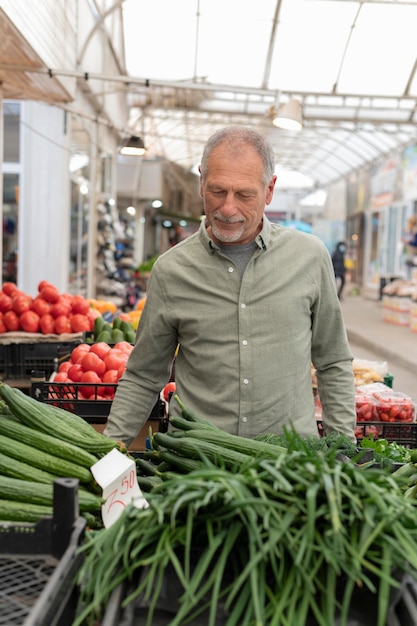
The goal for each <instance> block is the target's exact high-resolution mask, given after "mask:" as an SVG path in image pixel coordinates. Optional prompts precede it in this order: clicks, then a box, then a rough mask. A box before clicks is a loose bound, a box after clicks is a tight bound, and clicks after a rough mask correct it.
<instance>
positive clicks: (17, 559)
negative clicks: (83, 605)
mask: <svg viewBox="0 0 417 626" xmlns="http://www.w3.org/2000/svg"><path fill="white" fill-rule="evenodd" d="M77 494H78V480H76V479H72V478H62V479H57V480H55V481H54V507H53V516H51V517H46V518H43V519H42V520H40V521H39V522H38V523H36V524H29V523H28V524H25V523H22V524H15V523H12V522H3V523H1V524H0V556H1V558H0V624H1V625H4V626H6V625H7V626H13V625H15V624H16V625H17V624H25V625H29V624H30V625H31V626H71V624H72V623H73V622H74V618H75V616H76V610H77V604H78V596H79V593H78V588H77V587H76V585H75V582H74V581H75V575H76V573H77V571H78V570H79V568H80V566H81V564H82V558H83V557H82V555H81V553H80V552H79V547H80V545H81V543H82V540H83V538H84V531H85V526H86V522H85V519H84V518H83V517H80V516H79V513H78V495H77Z"/></svg>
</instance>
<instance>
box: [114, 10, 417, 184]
mask: <svg viewBox="0 0 417 626" xmlns="http://www.w3.org/2000/svg"><path fill="white" fill-rule="evenodd" d="M122 7H123V19H124V28H125V50H126V68H127V73H128V75H129V76H130V77H131V78H132V82H131V83H129V84H128V85H127V94H128V103H129V108H130V117H129V120H127V122H126V125H127V128H128V129H129V130H130V131H132V132H135V133H136V134H141V135H144V140H145V143H146V145H147V148H148V152H147V154H148V156H149V157H150V158H153V157H163V158H166V159H168V160H172V161H175V162H176V163H178V164H179V165H181V166H182V167H184V168H186V169H191V168H193V167H195V166H196V164H197V163H198V162H199V159H200V156H201V152H202V149H203V146H204V143H205V141H206V140H207V138H208V137H209V135H210V134H211V133H212V132H214V130H216V129H217V128H219V127H221V126H225V125H228V124H244V125H250V126H254V127H256V128H258V129H259V130H261V132H263V133H265V134H266V135H267V136H268V137H269V138H270V140H271V142H272V143H273V145H274V148H275V151H276V157H277V165H278V166H279V167H281V168H284V169H285V171H289V172H295V173H297V172H298V173H299V174H302V175H303V176H305V177H308V178H309V179H311V180H312V181H313V184H314V185H315V186H326V185H329V184H331V183H332V182H334V181H336V180H338V179H339V178H341V177H342V176H345V175H346V174H347V173H349V172H350V171H352V170H355V169H358V168H360V167H361V166H363V165H366V164H369V163H372V162H374V161H375V160H376V159H377V158H380V157H383V156H387V155H388V154H389V153H390V151H391V150H395V149H400V148H402V147H405V146H407V145H411V144H413V143H417V106H416V98H417V76H416V67H417V62H416V60H417V38H416V37H415V33H414V30H415V25H416V24H417V0H404V1H401V0H384V1H382V2H378V1H377V0H355V1H354V0H352V1H349V0H346V1H344V0H262V1H261V2H242V1H241V0H227V1H226V2H225V1H224V0H186V1H185V0H152V2H141V1H139V0H125V1H124V2H123V5H122ZM293 97H294V98H296V99H298V100H299V102H300V103H301V106H302V111H303V120H304V125H303V129H302V130H301V131H300V132H299V133H294V132H290V131H280V130H279V129H277V128H275V127H274V126H273V125H272V117H273V114H274V113H275V112H276V110H277V109H278V107H279V106H280V105H281V104H283V103H285V102H288V101H289V99H290V98H293ZM303 180H304V179H303Z"/></svg>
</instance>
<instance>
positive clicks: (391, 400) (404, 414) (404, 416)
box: [375, 392, 415, 422]
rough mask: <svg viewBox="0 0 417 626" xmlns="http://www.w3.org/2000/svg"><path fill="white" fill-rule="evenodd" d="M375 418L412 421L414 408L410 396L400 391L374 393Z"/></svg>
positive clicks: (388, 420) (390, 420) (384, 420)
mask: <svg viewBox="0 0 417 626" xmlns="http://www.w3.org/2000/svg"><path fill="white" fill-rule="evenodd" d="M375 398H376V404H375V411H376V419H377V420H378V421H381V422H414V418H415V410H414V403H413V401H412V399H411V398H409V397H408V396H406V395H404V394H401V393H398V392H397V393H396V392H392V393H381V394H375Z"/></svg>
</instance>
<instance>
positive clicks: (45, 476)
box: [0, 444, 57, 484]
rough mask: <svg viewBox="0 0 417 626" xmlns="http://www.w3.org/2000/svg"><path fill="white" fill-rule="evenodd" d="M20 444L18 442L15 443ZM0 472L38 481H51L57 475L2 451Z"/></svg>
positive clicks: (0, 453) (13, 476)
mask: <svg viewBox="0 0 417 626" xmlns="http://www.w3.org/2000/svg"><path fill="white" fill-rule="evenodd" d="M15 445H18V444H15ZM0 473H1V474H4V475H5V476H10V477H12V478H21V479H23V480H30V481H33V482H36V483H46V484H48V483H51V482H52V481H53V480H54V479H55V478H57V476H55V475H54V474H51V473H50V472H45V471H44V470H41V469H38V468H36V467H33V465H29V463H26V462H25V461H20V460H18V459H15V458H13V457H12V456H11V455H9V454H5V453H4V452H1V451H0Z"/></svg>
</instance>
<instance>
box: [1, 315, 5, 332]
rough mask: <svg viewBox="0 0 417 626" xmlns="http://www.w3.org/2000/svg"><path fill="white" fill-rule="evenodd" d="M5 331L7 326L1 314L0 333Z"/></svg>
mask: <svg viewBox="0 0 417 626" xmlns="http://www.w3.org/2000/svg"><path fill="white" fill-rule="evenodd" d="M6 332H7V328H6V325H5V323H4V321H3V315H2V316H1V317H0V334H2V333H6Z"/></svg>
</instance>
